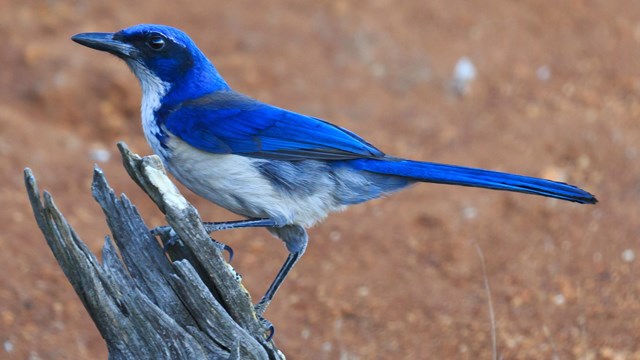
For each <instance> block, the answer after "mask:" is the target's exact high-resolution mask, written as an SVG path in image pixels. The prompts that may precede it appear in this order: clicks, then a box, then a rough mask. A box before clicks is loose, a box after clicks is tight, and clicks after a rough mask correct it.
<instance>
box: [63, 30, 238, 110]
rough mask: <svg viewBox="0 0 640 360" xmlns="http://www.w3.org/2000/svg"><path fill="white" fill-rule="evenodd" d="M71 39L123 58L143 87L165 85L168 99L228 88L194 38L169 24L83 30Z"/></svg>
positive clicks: (185, 97)
mask: <svg viewBox="0 0 640 360" xmlns="http://www.w3.org/2000/svg"><path fill="white" fill-rule="evenodd" d="M72 40H74V41H75V42H77V43H79V44H82V45H85V46H88V47H90V48H93V49H96V50H101V51H106V52H109V53H111V54H114V55H116V56H118V57H119V58H121V59H123V60H124V61H125V62H126V63H127V64H128V65H129V67H130V68H131V70H132V71H133V72H134V74H135V75H136V77H137V78H138V79H139V80H140V83H141V85H142V88H143V91H146V90H147V89H151V88H158V86H160V88H163V89H164V94H163V96H164V99H163V102H165V103H167V102H179V101H183V100H187V99H192V98H196V97H199V96H201V95H204V94H207V93H210V92H214V91H218V90H226V89H229V86H228V85H227V83H226V82H225V81H224V79H223V78H222V77H221V76H220V74H218V71H217V70H216V69H215V67H214V66H213V65H212V64H211V62H210V61H209V60H208V59H207V58H206V57H205V55H204V54H203V53H202V52H201V51H200V49H198V47H197V46H196V44H195V43H194V42H193V40H191V39H190V38H189V36H187V34H185V33H184V32H182V31H180V30H178V29H176V28H173V27H170V26H164V25H150V24H140V25H135V26H132V27H129V28H126V29H122V30H120V31H118V32H116V33H82V34H78V35H75V36H73V37H72Z"/></svg>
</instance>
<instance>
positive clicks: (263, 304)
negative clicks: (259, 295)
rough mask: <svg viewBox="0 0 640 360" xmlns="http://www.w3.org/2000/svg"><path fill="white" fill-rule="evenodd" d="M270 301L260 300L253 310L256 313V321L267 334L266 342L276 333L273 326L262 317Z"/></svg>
mask: <svg viewBox="0 0 640 360" xmlns="http://www.w3.org/2000/svg"><path fill="white" fill-rule="evenodd" d="M270 302H271V301H270V300H266V299H264V298H263V299H262V300H260V301H259V302H258V303H257V304H256V305H255V306H254V307H253V308H254V309H255V311H256V315H257V316H258V321H259V322H260V324H261V325H262V327H263V328H265V329H266V331H267V332H268V335H267V339H266V340H267V341H270V340H271V339H272V338H273V335H274V334H275V333H276V328H275V327H274V326H273V324H272V323H271V321H269V320H267V319H265V318H264V317H263V316H262V315H263V314H264V312H265V310H267V306H269V303H270Z"/></svg>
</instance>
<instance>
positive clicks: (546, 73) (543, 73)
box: [536, 65, 551, 81]
mask: <svg viewBox="0 0 640 360" xmlns="http://www.w3.org/2000/svg"><path fill="white" fill-rule="evenodd" d="M536 77H537V78H538V80H540V81H549V79H551V69H549V67H548V66H547V65H543V66H540V67H539V68H538V69H537V70H536Z"/></svg>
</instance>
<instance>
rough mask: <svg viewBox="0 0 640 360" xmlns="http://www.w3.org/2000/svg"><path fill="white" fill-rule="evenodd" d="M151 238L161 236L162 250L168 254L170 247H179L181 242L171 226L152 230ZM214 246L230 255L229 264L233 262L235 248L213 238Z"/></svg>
mask: <svg viewBox="0 0 640 360" xmlns="http://www.w3.org/2000/svg"><path fill="white" fill-rule="evenodd" d="M150 233H151V236H160V239H161V240H162V243H163V245H162V250H163V251H164V252H165V253H166V252H167V251H168V250H169V248H170V247H172V246H175V245H178V243H179V242H180V237H179V236H178V234H177V233H176V232H175V231H174V230H173V229H172V228H171V226H168V225H165V226H158V227H156V228H153V229H151V230H150ZM211 241H213V243H214V245H216V246H217V247H218V248H220V250H223V251H226V252H227V253H228V254H229V262H231V261H232V260H233V256H234V251H233V248H232V247H231V246H229V245H227V244H224V243H221V242H219V241H218V240H216V239H214V238H211Z"/></svg>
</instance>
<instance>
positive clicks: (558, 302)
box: [553, 294, 565, 306]
mask: <svg viewBox="0 0 640 360" xmlns="http://www.w3.org/2000/svg"><path fill="white" fill-rule="evenodd" d="M564 302H565V298H564V295H562V294H558V295H556V296H554V297H553V303H554V304H556V305H558V306H560V305H564Z"/></svg>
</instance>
